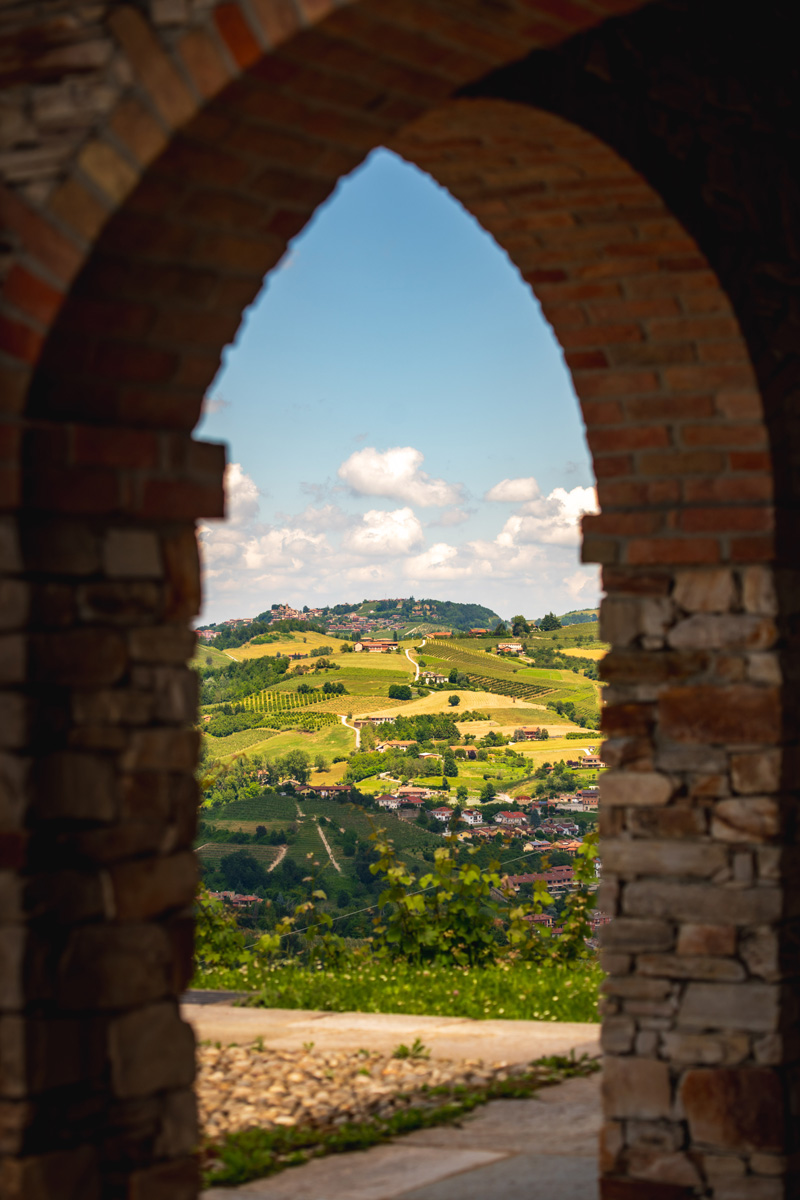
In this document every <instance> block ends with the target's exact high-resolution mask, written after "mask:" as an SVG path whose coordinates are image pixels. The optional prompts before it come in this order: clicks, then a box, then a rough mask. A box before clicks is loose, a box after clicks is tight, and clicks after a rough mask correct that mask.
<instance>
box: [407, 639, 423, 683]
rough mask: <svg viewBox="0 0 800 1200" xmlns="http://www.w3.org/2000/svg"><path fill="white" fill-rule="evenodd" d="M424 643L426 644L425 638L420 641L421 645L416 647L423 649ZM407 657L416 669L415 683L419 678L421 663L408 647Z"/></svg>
mask: <svg viewBox="0 0 800 1200" xmlns="http://www.w3.org/2000/svg"><path fill="white" fill-rule="evenodd" d="M424 645H425V638H423V639H422V641H421V642H420V644H419V646H417V647H416V649H418V650H421V649H422V647H423V646H424ZM406 658H407V659H408V661H409V662H410V663H411V665H412V667H413V668H414V671H415V674H414V683H416V682H417V680H418V679H419V663H418V662H417V661H416V660H415V659H413V658H412V657H411V651H410V650H408V649H406Z"/></svg>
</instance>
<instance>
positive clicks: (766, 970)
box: [740, 928, 789, 982]
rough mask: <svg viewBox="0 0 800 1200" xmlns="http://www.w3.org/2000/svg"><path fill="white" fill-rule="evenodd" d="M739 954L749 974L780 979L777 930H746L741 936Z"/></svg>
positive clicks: (779, 952)
mask: <svg viewBox="0 0 800 1200" xmlns="http://www.w3.org/2000/svg"><path fill="white" fill-rule="evenodd" d="M784 936H785V935H784ZM788 940H789V939H788V938H787V941H788ZM740 954H741V956H742V958H743V960H744V962H745V963H746V964H747V969H748V971H749V972H750V974H751V975H755V976H757V977H759V978H761V979H767V980H770V981H772V982H777V981H778V980H779V979H780V977H781V945H780V939H779V937H778V933H777V930H775V929H769V928H765V929H754V930H748V931H747V932H746V933H745V934H743V936H742V945H741V949H740Z"/></svg>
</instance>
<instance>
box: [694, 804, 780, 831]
mask: <svg viewBox="0 0 800 1200" xmlns="http://www.w3.org/2000/svg"><path fill="white" fill-rule="evenodd" d="M780 831H781V808H780V804H779V803H778V801H777V800H775V799H774V798H773V797H772V796H747V797H746V798H744V797H743V798H736V799H730V800H720V801H719V803H718V804H716V805H715V806H714V808H713V810H712V814H711V836H712V837H714V838H716V839H717V840H718V841H721V842H765V841H771V840H773V839H774V838H776V837H778V835H779V834H780Z"/></svg>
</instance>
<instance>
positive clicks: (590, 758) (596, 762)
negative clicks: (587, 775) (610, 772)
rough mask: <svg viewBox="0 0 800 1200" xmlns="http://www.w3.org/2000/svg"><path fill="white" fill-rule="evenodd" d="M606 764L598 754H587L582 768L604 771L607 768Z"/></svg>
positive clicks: (582, 762)
mask: <svg viewBox="0 0 800 1200" xmlns="http://www.w3.org/2000/svg"><path fill="white" fill-rule="evenodd" d="M605 765H606V764H605V763H604V762H603V760H602V759H601V758H600V756H599V755H597V754H586V755H584V757H583V760H582V761H581V766H582V767H593V768H594V769H595V770H596V771H602V770H603V769H604V768H605Z"/></svg>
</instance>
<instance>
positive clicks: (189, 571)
mask: <svg viewBox="0 0 800 1200" xmlns="http://www.w3.org/2000/svg"><path fill="white" fill-rule="evenodd" d="M163 551H164V563H165V567H166V574H167V604H166V611H165V618H166V620H168V621H190V620H191V619H192V618H193V617H194V616H196V614H197V613H198V612H199V611H200V604H201V601H202V590H201V582H200V559H199V557H198V553H197V537H196V534H195V531H194V525H190V526H187V527H186V528H184V529H182V530H181V531H180V533H176V534H173V535H171V536H170V537H165V538H164V541H163Z"/></svg>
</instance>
